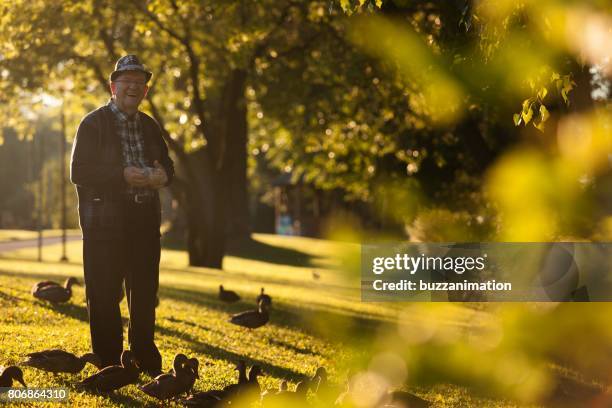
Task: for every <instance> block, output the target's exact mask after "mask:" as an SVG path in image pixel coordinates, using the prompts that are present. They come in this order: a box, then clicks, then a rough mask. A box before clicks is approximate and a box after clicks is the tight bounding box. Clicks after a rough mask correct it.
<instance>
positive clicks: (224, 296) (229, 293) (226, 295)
mask: <svg viewBox="0 0 612 408" xmlns="http://www.w3.org/2000/svg"><path fill="white" fill-rule="evenodd" d="M219 299H220V300H221V301H223V302H226V303H234V302H237V301H239V300H240V296H238V294H237V293H236V292H234V291H233V290H225V288H224V287H223V285H219Z"/></svg>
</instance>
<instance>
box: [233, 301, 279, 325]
mask: <svg viewBox="0 0 612 408" xmlns="http://www.w3.org/2000/svg"><path fill="white" fill-rule="evenodd" d="M268 307H269V306H266V305H265V304H264V302H259V308H258V309H257V310H248V311H246V312H242V313H238V314H235V315H233V316H232V317H231V319H230V323H233V324H236V325H238V326H242V327H247V328H249V329H256V328H258V327H261V326H263V325H265V324H266V323H268V320H269V318H270V317H269V314H268Z"/></svg>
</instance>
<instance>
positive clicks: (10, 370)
mask: <svg viewBox="0 0 612 408" xmlns="http://www.w3.org/2000/svg"><path fill="white" fill-rule="evenodd" d="M13 380H15V381H18V382H19V383H20V384H21V385H23V386H24V387H27V385H26V383H25V381H24V379H23V371H21V368H19V367H17V366H8V367H6V368H2V367H0V387H12V386H13Z"/></svg>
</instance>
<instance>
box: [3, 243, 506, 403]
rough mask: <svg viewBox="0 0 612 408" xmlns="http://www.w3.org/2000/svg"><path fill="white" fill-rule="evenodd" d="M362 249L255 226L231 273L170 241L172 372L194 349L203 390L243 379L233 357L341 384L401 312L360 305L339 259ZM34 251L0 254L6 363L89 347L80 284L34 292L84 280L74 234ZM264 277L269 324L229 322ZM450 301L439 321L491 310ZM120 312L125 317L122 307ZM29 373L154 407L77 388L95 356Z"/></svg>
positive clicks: (166, 288)
mask: <svg viewBox="0 0 612 408" xmlns="http://www.w3.org/2000/svg"><path fill="white" fill-rule="evenodd" d="M356 249H358V247H356V246H355V245H354V244H343V243H335V242H330V241H323V240H315V239H308V238H283V237H277V236H270V235H255V240H254V242H252V244H251V246H250V247H249V248H247V249H246V250H244V251H243V252H240V251H238V252H235V253H233V255H231V256H228V257H227V258H226V260H225V264H224V268H225V270H223V271H221V270H214V269H206V268H195V267H187V266H186V265H187V254H186V253H185V252H183V251H179V250H164V251H163V253H162V260H161V273H160V300H161V304H160V306H159V308H158V309H157V329H156V342H157V345H158V347H159V348H160V351H161V353H162V356H163V359H164V360H163V361H164V369H169V368H170V362H171V360H172V357H173V356H174V354H175V353H177V352H183V353H186V354H188V355H190V356H195V357H197V358H198V359H199V360H200V363H201V369H200V376H201V379H200V380H198V382H197V383H196V389H198V390H207V389H211V388H220V387H223V386H224V385H227V384H229V383H231V382H235V380H236V373H235V371H234V369H233V366H234V363H235V362H236V361H237V360H238V359H245V360H247V362H248V363H249V364H255V363H257V364H260V365H261V366H262V368H263V370H264V373H265V374H264V376H263V378H262V380H261V384H262V388H264V389H265V388H275V389H276V388H278V385H279V383H280V381H281V380H283V379H285V380H288V381H289V382H290V384H295V383H297V381H300V380H302V379H304V378H306V377H307V376H311V375H312V374H313V373H314V371H315V369H316V367H317V366H325V367H327V368H328V369H329V371H330V374H331V378H332V379H333V380H335V381H337V382H341V381H342V379H343V377H344V376H345V375H346V371H345V368H346V367H349V366H351V365H353V366H354V364H355V362H356V361H363V360H364V359H367V356H368V355H369V353H370V352H369V347H370V345H371V344H373V343H375V342H377V341H379V340H378V337H379V336H380V333H382V332H384V331H385V330H390V328H392V327H394V323H395V322H396V319H397V316H398V314H399V313H400V311H401V310H402V305H400V304H397V303H388V304H374V303H362V302H360V300H359V287H358V284H359V283H358V279H347V277H346V276H345V275H343V274H342V273H340V272H339V270H340V269H341V268H339V267H340V266H341V263H342V262H343V261H342V260H341V258H340V257H339V256H338V255H339V254H344V253H347V252H351V251H352V252H354V251H355V250H356ZM35 257H36V249H35V248H32V249H22V250H19V251H14V252H11V253H5V254H2V258H1V259H0V311H1V313H0V344H1V348H0V365H9V364H15V363H18V362H19V361H21V360H22V359H23V357H24V355H25V354H26V353H28V352H31V351H39V350H43V349H48V348H63V349H66V350H69V351H72V352H75V353H78V354H80V353H84V352H86V351H88V350H89V330H88V323H87V311H86V307H85V303H84V291H83V288H82V287H81V286H77V287H75V290H74V296H73V298H72V300H71V301H70V303H68V304H66V305H60V306H51V305H49V304H46V303H43V302H41V301H38V300H36V299H34V298H32V297H31V296H30V294H29V291H30V287H31V286H32V284H33V283H35V282H36V281H39V280H43V279H49V278H51V279H55V280H63V279H64V278H66V277H68V276H76V277H79V278H82V264H81V242H80V241H77V242H71V243H69V245H68V257H69V260H70V261H69V262H68V263H60V262H59V261H56V260H57V259H59V257H60V246H59V245H54V246H49V247H45V248H44V253H43V259H44V260H45V262H43V263H38V262H36V261H35ZM314 270H316V271H317V272H318V273H319V274H320V276H321V278H320V279H319V280H315V279H313V277H312V272H313V271H314ZM221 283H223V284H224V285H225V286H226V288H229V289H232V290H235V291H237V292H238V293H239V294H240V295H241V296H242V298H243V300H242V301H240V302H238V303H237V304H232V305H225V304H221V303H220V302H219V301H218V300H217V290H218V285H219V284H221ZM262 286H265V288H266V292H268V293H269V294H270V295H272V296H273V310H272V312H271V321H270V323H269V324H268V325H266V326H264V327H262V328H260V329H257V330H254V331H249V330H247V329H242V328H240V327H236V326H233V325H231V324H230V323H228V321H227V320H228V317H229V316H230V315H231V314H232V313H235V312H238V311H242V310H246V309H249V308H252V307H254V305H255V303H254V299H255V297H256V296H257V294H258V292H259V289H260V287H262ZM444 307H445V308H447V309H448V310H449V311H452V313H451V314H452V319H448V321H441V322H440V324H441V325H447V326H449V327H450V326H452V327H460V328H462V329H466V330H467V329H469V328H470V327H472V325H476V326H477V325H478V324H479V318H478V317H479V316H480V315H482V313H484V312H481V311H477V310H475V309H470V308H464V307H460V306H456V305H450V304H448V305H445V306H444ZM122 313H123V316H127V311H126V307H125V304H123V305H122ZM413 318H414V319H417V318H418V317H417V316H414V317H413ZM126 322H127V320H126ZM126 347H127V344H126ZM24 372H25V379H26V382H27V383H28V385H29V386H31V387H45V386H66V387H69V389H70V390H71V396H70V402H71V404H72V405H73V406H88V407H93V406H110V407H118V406H124V407H134V406H154V405H155V401H154V400H152V399H151V398H149V397H147V396H146V395H144V394H143V393H141V392H140V391H139V390H138V389H137V388H136V387H135V386H128V387H125V388H123V389H121V390H120V391H118V392H116V393H114V394H111V395H105V396H96V395H93V394H88V393H81V392H77V391H76V390H75V389H74V388H73V386H72V384H74V383H75V382H77V381H79V380H80V379H81V378H84V376H86V375H89V374H92V373H93V372H94V368H93V367H91V366H89V365H88V366H87V367H86V369H85V371H84V372H83V373H81V374H79V375H74V376H73V375H64V376H58V377H54V376H53V375H50V374H47V373H44V372H40V371H37V370H34V369H30V368H25V370H24ZM142 380H143V381H144V380H145V378H144V377H143V378H142ZM290 388H292V386H290ZM411 390H412V391H413V392H415V393H417V394H418V395H420V396H422V397H424V398H426V399H428V400H429V401H431V402H432V403H433V404H434V406H435V407H459V406H466V407H467V406H479V407H506V406H514V405H512V404H509V403H507V402H505V401H501V400H500V401H497V400H489V399H484V398H478V397H476V396H473V395H470V393H469V392H468V391H467V390H466V389H464V388H461V387H457V386H451V385H438V386H434V387H428V388H423V387H417V388H415V387H411ZM48 405H49V406H53V405H52V404H48ZM171 405H172V404H171ZM36 406H43V404H37V405H36Z"/></svg>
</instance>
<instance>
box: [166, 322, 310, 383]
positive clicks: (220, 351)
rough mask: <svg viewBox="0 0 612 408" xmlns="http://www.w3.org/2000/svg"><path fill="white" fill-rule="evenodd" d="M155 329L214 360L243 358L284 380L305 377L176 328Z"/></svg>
mask: <svg viewBox="0 0 612 408" xmlns="http://www.w3.org/2000/svg"><path fill="white" fill-rule="evenodd" d="M155 330H156V332H157V333H159V334H161V335H163V336H169V337H173V338H178V339H181V340H183V341H186V342H188V343H189V344H190V349H191V350H193V351H195V352H198V353H202V354H207V355H209V356H211V357H213V358H214V359H216V360H225V361H227V362H228V363H231V364H236V363H237V362H238V360H244V361H245V362H246V363H247V365H254V364H257V365H259V366H260V367H261V368H262V370H263V372H264V373H265V374H267V375H271V376H272V377H276V378H284V379H286V380H289V381H296V382H297V381H301V380H304V379H306V376H305V375H304V374H302V373H299V372H297V371H293V370H290V369H288V368H285V367H280V366H277V365H274V364H270V363H269V362H267V361H264V360H258V359H254V358H250V357H247V356H244V355H242V354H238V353H234V352H233V351H230V350H227V349H224V348H221V347H217V346H214V345H212V344H208V343H204V342H202V341H200V340H198V339H196V338H195V337H193V336H192V335H190V334H187V333H184V332H180V331H178V330H174V329H170V328H168V327H163V326H157V327H156V328H155Z"/></svg>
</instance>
